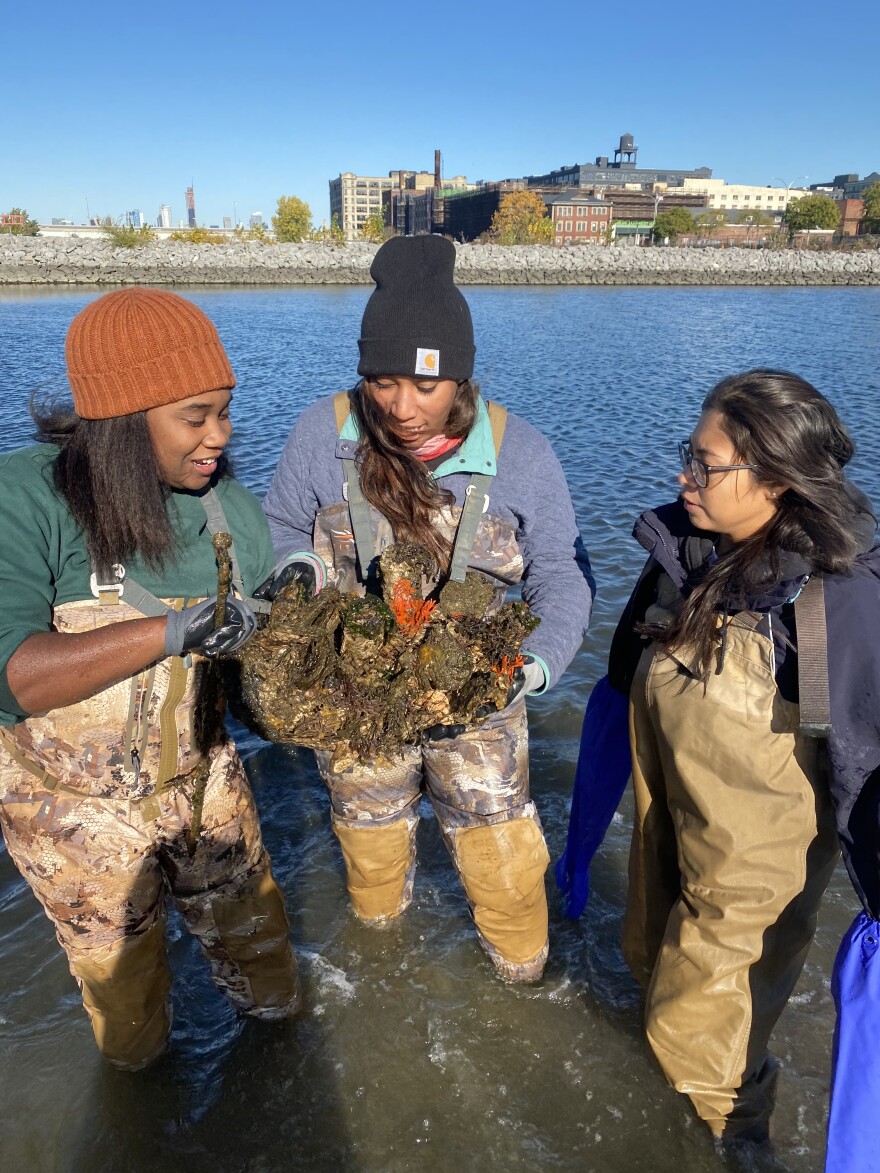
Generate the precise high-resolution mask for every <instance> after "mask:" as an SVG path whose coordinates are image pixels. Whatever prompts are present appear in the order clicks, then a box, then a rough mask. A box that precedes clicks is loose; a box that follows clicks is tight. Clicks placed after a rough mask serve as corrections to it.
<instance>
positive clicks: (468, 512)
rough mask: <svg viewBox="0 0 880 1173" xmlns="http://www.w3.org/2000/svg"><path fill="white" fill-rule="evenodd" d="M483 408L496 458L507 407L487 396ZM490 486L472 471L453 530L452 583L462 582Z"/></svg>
mask: <svg viewBox="0 0 880 1173" xmlns="http://www.w3.org/2000/svg"><path fill="white" fill-rule="evenodd" d="M486 409H487V411H488V413H489V423H490V424H491V426H492V443H493V444H494V446H495V458H496V459H497V458H498V454H499V452H500V451H501V441H502V440H503V439H504V429H505V427H506V426H507V408H506V407H502V406H501V404H500V403H495V402H493V401H492V400H491V399H490V400H489V401H488V402H487V404H486ZM491 485H492V477H491V476H487V475H486V474H485V473H480V472H475V473H474V474H473V476H472V477H471V483H470V484H469V485H468V487H467V489H466V490H465V500H464V505H463V506H462V510H461V517H460V518H459V522H458V529H457V530H456V533H455V545H454V546H453V547H452V559H451V561H450V564H449V577H450V578H451V579H452V581H453V582H464V579H465V575H466V574H467V568H468V563H469V562H470V560H471V554H472V553H473V549H474V542H475V541H476V537H477V530H478V529H479V528H480V519H481V518H482V516H483V514H484V513H485V512H486V510H487V509H488V508H489V489H490V487H491Z"/></svg>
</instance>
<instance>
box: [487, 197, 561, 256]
mask: <svg viewBox="0 0 880 1173" xmlns="http://www.w3.org/2000/svg"><path fill="white" fill-rule="evenodd" d="M489 239H490V240H491V241H492V242H493V243H494V244H550V243H551V242H552V240H553V221H552V220H551V219H550V216H549V215H548V213H547V207H546V205H545V204H544V201H543V200H542V199H541V197H540V196H539V195H538V193H537V192H536V191H509V192H507V193H506V194H505V195H503V196H502V197H501V202H500V203H499V205H498V208H497V210H496V211H495V213H494V215H493V216H492V224H491V226H490V228H489Z"/></svg>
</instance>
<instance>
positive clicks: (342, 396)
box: [333, 391, 351, 436]
mask: <svg viewBox="0 0 880 1173" xmlns="http://www.w3.org/2000/svg"><path fill="white" fill-rule="evenodd" d="M333 414H334V415H335V416H336V434H337V436H338V435H339V433H340V432H341V431H342V429H343V426H344V425H345V421H346V420H347V419H348V417H349V415H350V414H351V405H350V403H349V399H348V392H347V391H337V392H336V394H335V395H334V396H333Z"/></svg>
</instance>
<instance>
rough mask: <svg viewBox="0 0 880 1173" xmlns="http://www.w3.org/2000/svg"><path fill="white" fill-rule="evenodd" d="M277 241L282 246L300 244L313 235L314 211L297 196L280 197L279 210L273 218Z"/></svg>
mask: <svg viewBox="0 0 880 1173" xmlns="http://www.w3.org/2000/svg"><path fill="white" fill-rule="evenodd" d="M272 227H273V228H274V229H275V239H276V240H277V241H280V242H281V243H282V244H298V243H299V242H300V241H301V240H308V239H309V237H310V236H311V235H312V209H311V208H310V207H309V205H308V204H307V203H305V201H304V200H300V199H297V197H296V196H279V198H278V209H277V211H276V212H275V215H274V216H273V217H272Z"/></svg>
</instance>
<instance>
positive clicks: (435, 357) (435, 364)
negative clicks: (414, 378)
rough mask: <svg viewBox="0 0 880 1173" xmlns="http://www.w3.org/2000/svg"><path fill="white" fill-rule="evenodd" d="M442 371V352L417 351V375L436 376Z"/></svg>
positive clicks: (420, 348)
mask: <svg viewBox="0 0 880 1173" xmlns="http://www.w3.org/2000/svg"><path fill="white" fill-rule="evenodd" d="M439 370H440V351H439V350H424V349H422V347H421V346H419V347H418V348H417V349H416V374H417V375H436V374H437V372H438V371H439Z"/></svg>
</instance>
